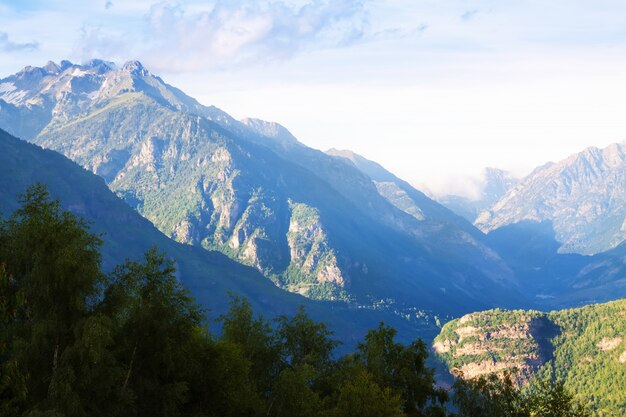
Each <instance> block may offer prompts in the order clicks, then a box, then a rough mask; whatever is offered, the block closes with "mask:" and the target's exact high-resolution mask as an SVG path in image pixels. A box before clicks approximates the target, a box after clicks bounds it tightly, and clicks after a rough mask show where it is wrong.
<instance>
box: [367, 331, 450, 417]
mask: <svg viewBox="0 0 626 417" xmlns="http://www.w3.org/2000/svg"><path fill="white" fill-rule="evenodd" d="M396 333H397V332H396V330H395V329H393V328H392V327H390V326H386V325H384V324H383V323H380V324H379V326H378V328H377V329H373V330H370V331H369V332H368V333H367V335H366V336H365V341H364V342H362V343H359V345H358V358H359V359H360V360H361V361H362V362H363V364H364V365H365V368H366V369H367V370H368V372H369V373H370V374H371V375H372V377H373V378H374V381H375V382H376V383H378V384H379V385H380V386H382V387H390V388H391V389H392V390H394V392H397V393H399V394H400V396H401V398H402V404H403V409H404V412H405V413H406V414H407V415H409V416H423V415H442V414H443V407H442V404H443V403H444V402H445V401H446V400H447V395H446V392H445V391H444V390H441V389H437V388H435V379H434V371H433V370H432V369H429V368H427V367H426V358H427V357H428V351H427V349H426V345H425V344H424V343H423V342H422V341H421V340H417V341H414V342H413V343H411V344H410V345H408V346H404V345H402V344H400V343H396V342H395V341H394V338H395V335H396Z"/></svg>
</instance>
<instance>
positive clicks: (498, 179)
mask: <svg viewBox="0 0 626 417" xmlns="http://www.w3.org/2000/svg"><path fill="white" fill-rule="evenodd" d="M518 182H519V179H518V178H515V177H514V176H513V175H512V174H511V173H509V172H507V171H503V170H501V169H498V168H485V169H484V170H483V174H482V178H481V181H480V183H479V184H478V185H479V188H480V192H479V194H478V195H477V196H475V197H473V198H470V197H465V196H460V195H445V196H442V197H440V198H438V201H439V202H440V203H441V204H443V205H444V206H446V207H447V208H449V209H450V210H452V211H453V212H455V213H456V214H458V215H459V216H462V217H464V218H465V219H467V220H469V221H470V222H472V223H473V222H474V221H475V220H476V217H477V216H478V215H479V214H480V213H481V212H482V211H483V210H486V209H488V208H489V207H491V206H492V205H494V204H495V203H496V202H497V201H498V200H500V198H502V196H504V195H505V194H506V192H507V191H508V190H509V189H510V188H512V187H513V186H514V185H516V184H517V183H518Z"/></svg>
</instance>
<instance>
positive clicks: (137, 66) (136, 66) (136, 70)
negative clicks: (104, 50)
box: [122, 60, 150, 77]
mask: <svg viewBox="0 0 626 417" xmlns="http://www.w3.org/2000/svg"><path fill="white" fill-rule="evenodd" d="M122 71H126V72H129V73H131V74H134V75H139V76H143V77H145V76H149V75H150V72H149V71H148V70H147V69H146V68H144V66H143V65H142V64H141V62H139V61H136V60H134V61H128V62H126V63H125V64H124V65H123V66H122Z"/></svg>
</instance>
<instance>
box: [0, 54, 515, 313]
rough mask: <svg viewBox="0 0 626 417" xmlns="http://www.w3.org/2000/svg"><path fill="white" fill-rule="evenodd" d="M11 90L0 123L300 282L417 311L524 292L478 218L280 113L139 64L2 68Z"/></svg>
mask: <svg viewBox="0 0 626 417" xmlns="http://www.w3.org/2000/svg"><path fill="white" fill-rule="evenodd" d="M0 100H4V101H5V102H6V103H5V104H3V105H2V110H0V123H1V124H0V126H2V127H6V128H7V129H8V130H10V131H11V132H12V133H16V134H18V133H19V134H22V135H23V136H24V138H25V139H27V140H29V141H31V142H33V143H36V144H38V145H40V146H42V147H45V148H49V149H53V150H56V151H59V152H61V153H63V154H64V155H66V156H67V157H69V158H70V159H72V160H74V161H76V162H77V163H79V164H80V165H82V166H83V167H85V168H86V169H88V170H90V171H92V172H94V173H96V174H98V175H99V176H101V177H102V178H104V180H105V181H106V183H107V185H108V186H109V188H110V189H111V190H113V191H114V192H115V193H116V194H118V195H119V196H121V197H122V198H123V199H124V200H125V201H126V202H127V203H129V204H130V205H131V206H132V207H134V208H135V209H136V210H137V211H138V212H139V213H140V214H142V215H143V216H144V217H145V218H147V219H148V220H150V221H151V222H152V223H153V224H154V225H155V226H156V227H157V228H158V229H159V230H160V231H162V232H163V233H164V234H165V235H167V236H169V237H171V238H173V239H175V240H177V241H178V242H181V243H184V244H187V245H191V246H196V247H201V248H204V249H206V250H209V251H219V252H221V253H224V254H226V255H227V256H229V257H230V258H231V259H233V260H237V261H238V262H241V263H244V264H246V265H249V266H252V267H254V268H255V269H257V270H258V271H260V272H261V273H262V274H263V275H264V276H265V277H267V278H269V279H270V280H271V281H272V282H274V284H276V285H277V286H279V287H281V288H284V289H287V290H289V291H291V292H295V293H299V294H302V295H305V296H306V297H309V298H315V299H325V300H342V301H346V302H349V303H351V304H353V305H358V306H361V307H366V308H371V309H387V310H389V311H396V312H397V313H398V314H401V315H405V316H415V315H416V314H417V315H419V314H423V312H424V311H428V312H429V314H439V315H442V314H443V315H447V314H460V313H463V312H468V311H472V310H475V309H477V308H489V307H493V306H496V305H499V306H513V305H520V303H522V302H523V299H524V297H523V295H522V294H520V292H519V291H518V288H517V284H516V279H515V276H514V274H513V272H512V271H511V270H510V269H509V268H508V267H507V265H506V264H505V263H504V262H503V261H502V260H501V259H500V258H499V256H498V254H497V253H496V252H495V251H493V250H492V249H491V248H490V247H489V246H488V245H487V244H486V243H485V242H486V241H485V238H484V235H483V234H482V233H480V232H479V231H478V230H476V229H475V228H474V227H473V226H472V225H471V224H470V223H469V222H467V221H465V220H464V219H462V218H460V217H458V216H456V215H454V214H453V213H451V212H450V211H449V210H447V209H445V208H443V207H442V206H441V205H439V204H438V203H436V202H434V201H432V200H430V199H428V198H427V197H426V196H424V195H423V194H421V193H419V192H418V191H417V190H414V189H412V187H411V188H407V187H406V185H407V184H406V183H403V182H401V181H400V180H398V179H395V180H393V181H382V179H380V178H378V177H377V178H370V176H369V175H368V174H366V173H364V172H363V171H362V170H360V169H359V168H357V167H356V166H354V165H353V164H351V163H347V162H346V160H345V159H343V158H337V157H334V156H330V155H327V154H325V153H323V152H320V151H317V150H314V149H311V148H308V147H306V146H304V145H303V144H301V143H299V142H298V141H297V140H296V139H295V138H294V137H293V135H291V134H290V133H289V132H288V131H287V129H285V128H284V127H282V126H280V125H278V124H275V123H271V122H264V121H260V120H255V119H246V120H244V121H237V120H235V119H233V118H232V117H230V116H229V115H227V114H226V113H224V112H223V111H221V110H219V109H217V108H215V107H206V106H202V105H200V104H199V103H198V102H197V101H196V100H194V99H192V98H191V97H188V96H186V95H185V94H184V93H182V92H181V91H180V90H178V89H176V88H174V87H172V86H170V85H168V84H166V83H165V82H163V80H161V79H160V78H159V77H157V76H155V75H153V74H151V73H150V72H149V71H148V70H147V69H145V68H144V67H143V66H142V65H141V64H140V63H139V62H136V61H131V62H128V63H126V64H124V65H123V66H122V67H120V68H117V67H115V66H114V65H112V64H110V63H106V62H104V61H98V60H94V61H91V62H89V63H87V64H85V65H74V64H70V63H69V62H67V61H64V62H63V63H61V65H56V64H52V63H51V64H48V65H46V66H45V67H43V68H33V67H27V68H25V69H24V70H22V71H20V72H19V73H18V74H16V75H13V76H10V77H8V78H5V79H3V80H0ZM24 120H29V122H28V123H25V122H24ZM372 175H373V174H372ZM383 182H385V183H389V184H382V186H381V184H380V183H383ZM391 183H393V184H391ZM387 186H391V187H399V188H401V189H402V191H403V192H405V193H407V195H408V196H409V198H410V199H412V200H413V201H414V203H415V204H416V206H417V207H419V209H420V210H421V212H422V216H423V217H421V218H420V216H416V215H415V213H413V214H411V213H410V212H407V211H406V210H404V209H402V208H401V207H399V206H398V205H397V202H396V203H394V202H393V201H390V199H389V194H388V192H386V191H384V190H383V191H381V189H382V188H384V187H387ZM381 187H382V188H381ZM409 187H410V186H409ZM381 194H382V195H381ZM385 194H387V196H385Z"/></svg>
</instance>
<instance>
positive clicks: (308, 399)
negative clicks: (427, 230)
mask: <svg viewBox="0 0 626 417" xmlns="http://www.w3.org/2000/svg"><path fill="white" fill-rule="evenodd" d="M101 245H102V240H101V238H100V237H99V236H96V235H94V234H92V233H90V231H89V225H88V224H86V223H84V222H83V221H81V220H80V219H79V218H78V217H76V216H75V215H73V214H71V213H69V212H66V211H63V210H61V208H60V205H59V203H58V202H57V201H54V200H52V199H51V198H50V196H49V195H48V193H47V191H46V189H45V187H43V186H41V185H35V186H33V187H31V188H30V189H29V190H28V191H27V192H26V193H25V194H24V196H23V198H22V206H21V208H20V209H19V210H17V211H16V212H15V213H14V214H13V216H11V217H10V218H9V219H8V220H6V221H4V222H1V223H0V417H4V416H7V417H8V416H11V417H13V416H28V417H40V416H41V417H44V416H45V417H53V416H54V417H83V416H90V417H99V416H102V417H104V416H107V417H110V416H112V417H143V416H146V417H147V416H157V417H159V416H163V417H176V416H191V417H214V416H215V417H217V416H220V417H229V416H232V417H235V416H244V417H245V416H249V417H256V416H259V417H260V416H265V417H268V416H272V417H287V416H303V417H309V416H310V417H351V416H358V417H369V416H371V417H385V416H387V417H401V416H444V415H446V411H445V409H444V404H445V403H446V401H447V396H446V393H445V392H444V391H443V390H441V389H438V388H436V387H435V384H434V377H433V371H432V370H430V369H428V368H427V367H426V366H425V360H426V357H427V349H426V346H425V345H424V344H423V343H422V342H421V341H415V342H413V343H411V344H409V345H408V346H405V345H402V344H400V343H397V342H396V341H395V340H394V338H395V335H396V332H395V330H394V329H392V328H391V327H388V326H385V325H384V324H382V323H381V324H380V326H379V327H378V328H377V329H374V330H371V331H370V332H369V333H368V334H367V335H366V337H365V340H364V341H363V342H361V343H360V344H359V345H358V351H357V352H355V353H353V354H349V355H346V356H344V357H341V358H335V357H334V355H333V351H334V348H335V347H336V346H337V342H336V341H335V340H333V334H332V332H331V331H330V329H329V328H328V327H327V326H326V325H325V324H323V323H317V322H315V321H313V320H312V319H311V318H309V317H308V315H307V314H306V312H305V311H304V309H300V310H298V312H297V313H296V314H295V315H294V316H292V317H287V316H283V317H279V318H277V319H275V320H266V319H264V318H263V317H258V316H256V315H255V314H254V312H253V310H252V308H251V306H250V304H249V303H248V302H247V301H246V300H245V299H242V298H239V297H237V296H232V297H231V305H230V309H229V311H228V312H227V313H226V314H224V315H223V316H221V318H220V319H219V323H220V324H221V329H222V331H221V334H220V335H219V337H216V336H214V335H212V334H211V333H210V332H209V330H208V328H207V325H206V321H207V320H206V318H205V316H204V311H203V310H202V309H201V308H200V307H199V306H198V305H197V304H196V303H195V301H194V299H193V298H192V297H191V296H190V295H189V293H188V292H187V291H186V290H185V289H184V288H182V287H181V285H180V284H179V282H178V280H177V279H176V276H175V269H174V264H173V261H172V260H169V259H167V258H166V257H165V256H164V255H163V254H161V253H159V251H158V250H157V249H151V250H149V251H148V252H147V253H146V254H145V257H144V259H143V260H141V261H131V260H129V261H127V262H125V263H124V264H122V265H120V266H118V267H117V268H115V270H114V271H113V272H112V273H110V274H105V273H103V272H102V269H101V265H100V253H99V249H100V247H101ZM459 384H460V385H457V387H456V391H457V400H456V402H457V404H458V405H459V410H460V412H461V414H460V415H462V416H474V415H511V416H517V415H519V416H526V415H528V414H523V413H521V414H513V413H512V411H511V410H515V409H516V407H526V405H525V404H522V403H521V402H519V401H518V400H519V399H520V397H519V395H520V394H519V393H517V392H516V391H512V390H511V389H510V386H508V385H504V386H502V385H497V384H496V381H495V380H489V381H487V382H484V383H480V384H473V383H459ZM531 398H532V401H527V403H528V404H531V405H532V407H534V408H533V410H539V411H538V412H539V414H532V415H533V416H534V415H536V416H541V417H543V416H546V417H547V416H553V415H554V416H561V415H563V416H576V417H578V416H584V415H585V414H584V413H582V414H580V413H578V412H579V409H578V408H576V407H573V408H572V407H570V408H567V407H569V405H571V396H570V395H569V394H568V393H567V392H566V391H565V390H564V389H563V387H562V386H560V387H557V388H556V389H555V388H552V387H549V388H545V387H542V386H539V387H538V388H537V393H536V394H533V396H532V397H531ZM526 399H527V398H526V397H524V400H526ZM552 404H558V407H560V409H568V410H570V409H571V410H573V412H574V414H551V413H553V408H554V407H553V406H552ZM551 406H552V408H550V407H551ZM476 407H478V408H476ZM498 407H499V408H498ZM476 409H479V410H495V411H494V412H492V414H476V411H475V410H476ZM520 409H523V410H526V408H520ZM509 411H511V413H510V414H509ZM464 413H465V414H464ZM498 413H499V414H498ZM542 413H543V414H542ZM576 413H578V414H576Z"/></svg>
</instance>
